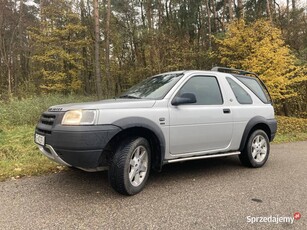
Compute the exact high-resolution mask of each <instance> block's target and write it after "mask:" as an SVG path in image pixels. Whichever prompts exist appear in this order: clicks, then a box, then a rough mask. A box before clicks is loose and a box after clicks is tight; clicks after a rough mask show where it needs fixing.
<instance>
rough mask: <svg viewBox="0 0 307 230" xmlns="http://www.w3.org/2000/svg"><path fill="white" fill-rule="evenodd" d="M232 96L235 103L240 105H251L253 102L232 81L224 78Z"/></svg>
mask: <svg viewBox="0 0 307 230" xmlns="http://www.w3.org/2000/svg"><path fill="white" fill-rule="evenodd" d="M226 79H227V81H228V83H229V85H230V87H231V89H232V91H233V93H234V95H235V96H236V98H237V101H238V102H239V103H240V104H252V103H253V100H252V98H251V96H250V95H249V94H248V93H247V92H246V91H245V90H244V89H243V88H242V87H241V86H240V85H239V84H237V83H236V82H235V81H234V80H232V79H231V78H228V77H227V78H226Z"/></svg>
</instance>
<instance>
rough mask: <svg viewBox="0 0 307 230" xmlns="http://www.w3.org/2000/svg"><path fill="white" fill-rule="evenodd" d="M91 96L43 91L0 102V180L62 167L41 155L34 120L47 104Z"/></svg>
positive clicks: (79, 99) (86, 99)
mask: <svg viewBox="0 0 307 230" xmlns="http://www.w3.org/2000/svg"><path fill="white" fill-rule="evenodd" d="M92 100H95V98H93V97H84V96H75V95H68V96H62V95H43V96H40V97H33V98H28V99H23V100H12V101H11V102H9V103H4V102H0V181H2V180H5V179H7V178H19V177H22V176H31V175H40V174H43V173H46V172H57V171H59V170H62V169H63V168H64V167H62V166H59V165H58V164H56V163H54V162H52V161H51V160H49V159H48V158H47V157H45V156H43V155H42V154H41V153H40V151H39V150H38V148H37V146H36V145H35V144H34V142H33V135H34V129H35V124H36V122H37V121H38V119H39V117H40V115H41V113H42V112H43V111H45V110H47V109H48V107H50V106H51V105H56V104H65V103H72V102H83V101H92Z"/></svg>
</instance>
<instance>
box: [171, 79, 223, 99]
mask: <svg viewBox="0 0 307 230" xmlns="http://www.w3.org/2000/svg"><path fill="white" fill-rule="evenodd" d="M183 93H193V94H195V97H196V103H195V104H196V105H221V104H223V98H222V94H221V90H220V87H219V84H218V82H217V79H216V78H215V77H213V76H203V77H201V76H196V77H192V78H191V79H190V80H188V81H187V83H185V85H184V86H183V87H182V88H181V89H180V91H179V92H178V94H177V95H179V96H180V95H181V94H183ZM195 104H194V105H195Z"/></svg>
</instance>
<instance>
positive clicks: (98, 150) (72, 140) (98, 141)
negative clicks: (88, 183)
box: [35, 124, 121, 171]
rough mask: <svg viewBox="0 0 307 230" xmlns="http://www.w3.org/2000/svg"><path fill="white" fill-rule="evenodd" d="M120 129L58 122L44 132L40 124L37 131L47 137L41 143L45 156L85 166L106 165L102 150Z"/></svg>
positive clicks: (70, 164)
mask: <svg viewBox="0 0 307 230" xmlns="http://www.w3.org/2000/svg"><path fill="white" fill-rule="evenodd" d="M120 130H121V129H120V128H119V127H117V126H114V125H101V126H62V125H56V126H54V127H52V129H49V130H48V132H44V130H43V129H42V126H40V124H38V125H37V127H36V131H35V132H36V133H37V134H40V135H43V136H44V137H45V145H44V146H42V145H39V149H40V150H41V152H42V153H43V154H44V155H45V156H47V157H48V158H50V159H52V160H54V161H56V162H58V163H60V164H63V165H66V166H73V167H77V168H81V169H84V170H85V169H96V168H99V167H101V166H106V165H107V159H106V156H105V155H104V154H103V150H104V149H105V147H106V145H107V144H108V143H109V141H110V140H111V139H112V138H113V137H114V136H115V135H116V134H117V133H118V132H119V131H120ZM87 171H88V170H87Z"/></svg>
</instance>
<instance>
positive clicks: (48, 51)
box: [31, 0, 88, 93]
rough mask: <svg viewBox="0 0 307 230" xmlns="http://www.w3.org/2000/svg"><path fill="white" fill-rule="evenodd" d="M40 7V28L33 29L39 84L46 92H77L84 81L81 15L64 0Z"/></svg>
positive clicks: (34, 58) (35, 62)
mask: <svg viewBox="0 0 307 230" xmlns="http://www.w3.org/2000/svg"><path fill="white" fill-rule="evenodd" d="M43 7H44V10H41V12H42V14H43V15H41V18H42V19H43V20H42V21H41V22H40V29H38V28H37V29H33V32H32V34H31V37H32V44H33V47H34V49H35V53H34V56H33V65H34V66H35V79H36V84H37V85H38V86H39V88H41V89H42V90H43V91H46V92H61V93H68V92H73V91H75V92H78V91H79V90H80V89H81V84H82V81H81V79H82V76H81V73H82V69H83V62H82V47H84V46H87V45H88V41H87V39H84V37H82V36H81V35H82V34H83V31H84V30H85V27H84V26H82V24H81V21H80V18H79V15H78V14H77V13H75V12H73V11H72V9H71V8H70V6H69V3H68V2H67V1H64V0H56V1H49V2H48V4H44V6H43Z"/></svg>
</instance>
